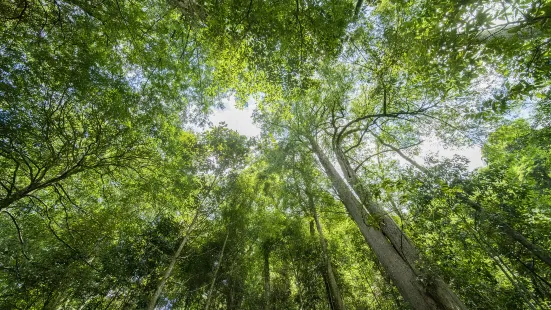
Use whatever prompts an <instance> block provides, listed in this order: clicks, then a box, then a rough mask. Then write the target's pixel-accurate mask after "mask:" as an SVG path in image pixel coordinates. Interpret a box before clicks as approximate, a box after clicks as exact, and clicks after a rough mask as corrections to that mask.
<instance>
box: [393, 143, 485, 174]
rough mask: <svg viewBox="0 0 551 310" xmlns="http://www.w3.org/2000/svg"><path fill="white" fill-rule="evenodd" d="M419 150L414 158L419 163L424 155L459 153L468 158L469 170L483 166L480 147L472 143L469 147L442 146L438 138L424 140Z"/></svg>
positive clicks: (444, 156) (443, 156)
mask: <svg viewBox="0 0 551 310" xmlns="http://www.w3.org/2000/svg"><path fill="white" fill-rule="evenodd" d="M420 149H421V152H420V154H419V155H418V156H415V158H414V159H415V160H416V161H417V162H419V163H423V162H424V161H423V159H424V157H426V156H428V155H434V156H435V157H437V158H452V157H453V156H454V155H460V156H464V157H467V159H468V160H469V166H468V169H469V170H470V171H473V170H475V169H476V168H480V167H483V166H484V165H485V164H484V161H483V160H482V149H481V148H480V146H478V145H473V146H470V147H463V148H451V147H448V148H444V144H443V143H442V142H440V141H438V139H436V138H435V139H430V140H425V141H424V142H423V143H422V144H421V146H420ZM400 161H403V162H404V163H406V164H407V162H406V161H405V160H402V159H401V158H400Z"/></svg>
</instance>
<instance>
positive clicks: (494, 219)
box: [373, 135, 551, 267]
mask: <svg viewBox="0 0 551 310" xmlns="http://www.w3.org/2000/svg"><path fill="white" fill-rule="evenodd" d="M373 136H374V137H375V138H376V139H377V140H379V142H381V144H383V145H384V146H386V147H388V148H390V149H391V150H393V151H394V152H396V154H398V155H399V156H400V157H402V158H403V159H404V160H406V161H407V162H409V163H410V164H411V165H412V166H414V167H415V168H417V169H418V170H419V171H421V172H422V173H424V174H425V175H427V176H431V173H430V171H429V170H427V168H425V167H423V166H422V165H420V164H419V163H417V162H416V161H415V160H413V159H411V158H410V157H409V156H407V155H406V154H404V153H403V152H402V151H401V150H400V149H398V148H396V147H394V146H393V145H391V144H388V143H385V142H384V141H383V140H382V139H381V138H380V137H378V136H376V135H373ZM456 196H457V197H458V198H459V199H460V200H462V201H463V202H464V203H466V204H467V205H468V206H470V207H471V208H473V209H474V210H475V211H477V212H480V213H481V214H482V215H483V216H484V217H485V218H487V219H488V220H489V221H490V222H491V223H492V224H493V225H494V226H495V227H496V228H497V229H499V230H501V232H503V233H504V234H505V235H506V236H508V237H509V238H511V239H512V240H514V241H517V242H518V243H520V244H521V245H522V246H524V247H525V248H526V249H527V250H528V251H530V252H532V253H533V254H534V255H535V256H536V257H538V258H539V259H540V260H541V261H542V262H544V263H545V264H547V266H549V267H551V254H550V253H549V252H548V251H547V250H545V249H543V248H542V247H540V246H537V245H535V244H533V243H532V242H530V241H529V240H528V239H527V238H526V237H524V235H523V234H521V233H519V232H518V231H517V230H515V229H514V228H513V227H511V226H510V225H509V224H507V223H506V222H505V221H504V220H502V219H500V218H499V216H497V215H495V214H489V213H488V212H486V210H485V209H484V208H483V207H482V206H481V205H480V204H479V203H477V202H475V201H472V200H471V199H470V198H469V197H467V196H466V195H463V194H461V193H459V194H457V195H456Z"/></svg>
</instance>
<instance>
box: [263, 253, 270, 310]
mask: <svg viewBox="0 0 551 310" xmlns="http://www.w3.org/2000/svg"><path fill="white" fill-rule="evenodd" d="M262 255H263V258H264V269H263V270H262V276H263V277H264V309H266V310H268V309H270V246H269V245H268V244H264V246H263V247H262Z"/></svg>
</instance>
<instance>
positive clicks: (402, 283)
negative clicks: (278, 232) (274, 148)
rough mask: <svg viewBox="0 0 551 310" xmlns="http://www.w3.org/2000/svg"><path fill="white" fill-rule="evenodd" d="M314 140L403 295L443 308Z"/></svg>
mask: <svg viewBox="0 0 551 310" xmlns="http://www.w3.org/2000/svg"><path fill="white" fill-rule="evenodd" d="M310 143H311V146H312V149H313V151H314V153H315V154H316V156H317V157H318V159H319V161H320V163H321V164H322V166H323V167H324V169H325V171H326V173H327V176H328V177H329V179H330V180H331V182H332V184H333V186H334V188H335V190H336V191H337V193H338V195H339V197H340V199H341V201H342V202H343V204H344V206H345V207H346V209H347V211H348V213H349V214H350V216H351V218H352V220H354V222H355V223H356V225H357V226H358V228H359V229H360V232H361V233H362V235H363V237H364V239H365V240H366V242H367V244H368V245H369V246H370V248H371V249H372V250H373V252H374V253H375V256H376V257H377V259H378V260H379V262H380V263H381V265H382V266H383V268H384V270H385V271H386V273H387V274H388V275H389V277H390V278H391V279H392V282H393V283H394V284H395V285H396V287H397V288H398V290H399V291H400V294H401V295H402V296H403V297H404V299H405V300H406V301H407V302H408V303H409V304H410V305H411V306H412V307H413V308H414V309H418V310H431V309H441V308H442V307H441V306H439V305H438V303H437V302H436V301H435V300H434V299H433V298H432V297H431V296H430V295H429V294H427V293H426V291H425V288H424V287H423V286H422V285H421V284H420V283H419V282H418V281H417V275H416V274H415V272H414V271H413V270H412V268H411V266H410V265H409V264H408V263H407V262H406V261H405V260H404V259H403V258H402V256H400V254H399V253H398V252H397V250H396V249H395V248H394V247H393V246H392V244H390V243H389V242H388V240H387V239H386V237H385V235H384V234H383V233H382V232H381V231H380V230H378V229H375V228H374V227H371V226H368V225H367V224H366V223H365V221H364V218H363V214H362V211H363V207H362V205H361V203H360V201H358V199H357V198H356V197H355V195H354V194H353V193H352V192H351V191H350V189H349V187H348V186H347V185H346V183H345V181H344V180H343V179H342V178H341V176H340V175H339V174H338V172H337V170H336V169H335V167H333V165H332V164H331V162H330V161H329V159H328V158H327V156H326V155H325V154H324V153H323V151H322V150H321V148H320V147H319V145H318V144H317V142H316V141H315V140H314V139H313V138H310Z"/></svg>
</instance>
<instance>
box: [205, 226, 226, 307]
mask: <svg viewBox="0 0 551 310" xmlns="http://www.w3.org/2000/svg"><path fill="white" fill-rule="evenodd" d="M229 235H230V231H229V230H228V232H227V233H226V238H225V239H224V245H222V251H220V257H219V258H218V266H216V271H214V277H213V278H212V282H211V284H210V289H209V295H208V298H207V305H206V306H205V310H209V307H210V300H211V298H212V290H213V289H214V284H215V283H216V277H217V276H218V270H220V265H222V259H223V258H224V250H225V249H226V243H227V242H228V237H229Z"/></svg>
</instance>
